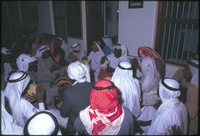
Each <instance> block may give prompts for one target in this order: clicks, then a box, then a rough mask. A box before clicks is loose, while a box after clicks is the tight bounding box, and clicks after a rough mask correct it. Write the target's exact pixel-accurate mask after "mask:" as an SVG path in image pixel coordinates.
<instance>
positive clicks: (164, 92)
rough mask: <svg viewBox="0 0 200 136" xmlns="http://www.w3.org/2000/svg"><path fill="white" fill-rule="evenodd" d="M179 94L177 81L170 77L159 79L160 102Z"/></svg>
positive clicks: (176, 96)
mask: <svg viewBox="0 0 200 136" xmlns="http://www.w3.org/2000/svg"><path fill="white" fill-rule="evenodd" d="M180 95H181V92H180V89H179V83H178V82H177V81H176V80H174V79H170V78H164V79H161V80H160V82H159V96H160V99H161V101H162V102H165V101H166V100H168V99H172V98H178V97H179V96H180Z"/></svg>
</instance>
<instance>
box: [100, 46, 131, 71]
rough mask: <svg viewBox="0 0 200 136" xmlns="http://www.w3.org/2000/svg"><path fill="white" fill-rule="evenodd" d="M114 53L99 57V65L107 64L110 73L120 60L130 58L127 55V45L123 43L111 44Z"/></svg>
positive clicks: (128, 60)
mask: <svg viewBox="0 0 200 136" xmlns="http://www.w3.org/2000/svg"><path fill="white" fill-rule="evenodd" d="M113 50H114V53H111V54H110V55H108V56H106V57H103V58H102V59H101V65H102V66H107V65H108V64H109V70H107V71H108V72H110V73H112V72H114V70H115V69H116V68H117V66H118V63H119V62H121V61H127V62H130V59H129V57H128V51H127V47H126V46H125V45H123V44H119V43H117V44H115V45H114V46H113Z"/></svg>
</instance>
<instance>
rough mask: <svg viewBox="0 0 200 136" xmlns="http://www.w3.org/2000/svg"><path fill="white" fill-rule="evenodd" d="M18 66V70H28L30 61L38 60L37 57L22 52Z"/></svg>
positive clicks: (18, 59)
mask: <svg viewBox="0 0 200 136" xmlns="http://www.w3.org/2000/svg"><path fill="white" fill-rule="evenodd" d="M16 61H17V67H18V68H19V69H18V71H24V72H26V71H28V67H29V63H31V62H34V61H36V58H35V57H31V56H30V55H28V54H21V55H20V56H19V57H18V58H17V60H16Z"/></svg>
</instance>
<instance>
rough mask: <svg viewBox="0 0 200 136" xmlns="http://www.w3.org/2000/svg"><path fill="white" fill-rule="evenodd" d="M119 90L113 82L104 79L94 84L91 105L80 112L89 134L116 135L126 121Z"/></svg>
mask: <svg viewBox="0 0 200 136" xmlns="http://www.w3.org/2000/svg"><path fill="white" fill-rule="evenodd" d="M117 91H118V88H117V87H116V86H115V85H114V83H113V82H111V81H109V80H106V79H102V80H99V81H97V82H96V83H95V84H94V87H93V89H92V91H91V93H90V103H91V105H90V106H88V107H87V108H86V109H84V110H82V111H81V112H80V118H81V121H82V122H83V124H84V126H85V128H86V130H87V132H88V133H89V134H92V135H116V134H117V133H118V132H119V130H120V128H121V125H122V122H123V119H124V110H123V107H122V106H121V105H120V104H119V103H118V100H117V99H118V97H119V95H118V93H117Z"/></svg>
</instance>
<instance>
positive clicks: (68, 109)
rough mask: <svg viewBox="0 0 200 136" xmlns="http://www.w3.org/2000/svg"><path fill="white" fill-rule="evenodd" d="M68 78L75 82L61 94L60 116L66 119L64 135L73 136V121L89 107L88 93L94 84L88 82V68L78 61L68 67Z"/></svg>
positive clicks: (74, 131)
mask: <svg viewBox="0 0 200 136" xmlns="http://www.w3.org/2000/svg"><path fill="white" fill-rule="evenodd" d="M67 72H68V75H69V78H70V79H72V80H74V81H75V82H74V83H73V85H72V86H71V87H70V88H67V89H66V90H65V91H64V92H63V105H62V107H61V109H60V114H61V116H62V117H63V118H67V117H69V118H68V123H67V126H66V134H68V135H74V134H75V133H76V130H75V128H74V120H75V119H76V118H77V117H78V116H79V112H80V111H81V110H83V109H84V108H86V107H87V106H88V105H90V99H89V98H90V92H91V90H92V87H93V85H94V83H92V82H90V72H89V67H88V66H87V65H85V64H83V63H81V62H79V61H76V62H72V63H71V64H70V65H69V66H68V71H67Z"/></svg>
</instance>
